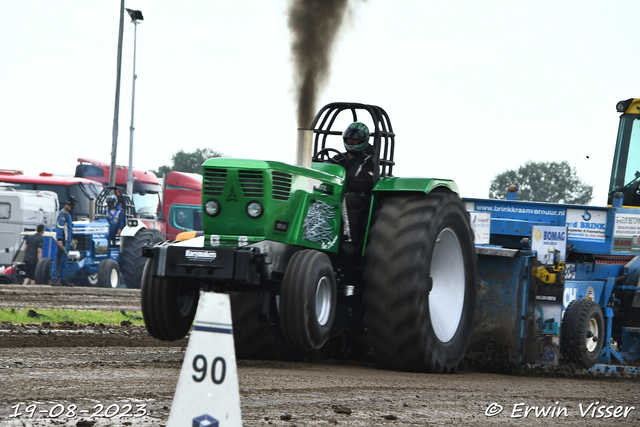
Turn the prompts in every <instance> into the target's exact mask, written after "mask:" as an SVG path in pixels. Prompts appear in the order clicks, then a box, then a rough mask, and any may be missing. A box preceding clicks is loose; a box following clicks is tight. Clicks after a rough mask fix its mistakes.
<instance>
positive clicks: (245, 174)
mask: <svg viewBox="0 0 640 427" xmlns="http://www.w3.org/2000/svg"><path fill="white" fill-rule="evenodd" d="M238 179H239V181H240V188H242V193H243V194H244V196H245V197H247V198H257V197H262V196H263V192H264V184H263V182H262V171H238Z"/></svg>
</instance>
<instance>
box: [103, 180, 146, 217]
mask: <svg viewBox="0 0 640 427" xmlns="http://www.w3.org/2000/svg"><path fill="white" fill-rule="evenodd" d="M112 194H113V195H114V196H116V198H117V199H118V203H119V204H120V205H121V206H122V211H123V212H124V215H125V218H126V219H127V220H129V219H133V218H135V217H136V212H135V208H134V206H133V201H132V200H131V197H129V195H128V194H127V193H125V191H124V190H123V189H122V188H120V187H104V188H103V189H102V192H101V193H100V195H99V196H98V198H97V199H96V217H97V218H106V217H107V196H110V195H112Z"/></svg>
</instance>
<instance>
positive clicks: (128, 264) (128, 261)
mask: <svg viewBox="0 0 640 427" xmlns="http://www.w3.org/2000/svg"><path fill="white" fill-rule="evenodd" d="M121 240H122V252H121V253H120V265H121V266H122V276H123V277H124V284H125V286H126V287H127V288H138V289H139V288H140V283H141V282H142V272H143V270H144V265H145V261H146V260H147V259H146V258H144V257H143V256H142V248H144V247H145V246H149V245H154V244H156V243H160V242H162V241H163V240H164V239H163V238H162V233H160V232H159V231H158V230H151V229H148V228H142V229H140V230H138V232H137V233H136V234H135V236H127V237H122V238H121Z"/></svg>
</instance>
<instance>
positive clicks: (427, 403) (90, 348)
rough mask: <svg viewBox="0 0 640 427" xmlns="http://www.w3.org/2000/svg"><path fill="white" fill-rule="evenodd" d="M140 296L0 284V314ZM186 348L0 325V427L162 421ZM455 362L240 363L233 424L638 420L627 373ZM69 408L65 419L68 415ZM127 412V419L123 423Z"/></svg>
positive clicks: (95, 329)
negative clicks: (238, 416) (399, 367)
mask: <svg viewBox="0 0 640 427" xmlns="http://www.w3.org/2000/svg"><path fill="white" fill-rule="evenodd" d="M139 298H140V294H139V291H137V290H129V289H116V290H112V289H96V288H79V287H78V288H52V287H49V286H10V285H7V286H0V307H2V308H22V307H30V308H34V309H38V308H46V307H65V308H72V307H74V308H82V309H97V308H103V309H113V310H121V309H124V310H130V311H133V310H139V308H138V304H139ZM187 343H188V341H187V339H184V340H181V341H178V342H174V343H170V344H171V345H167V343H164V342H160V341H157V340H155V339H153V338H151V337H149V335H148V334H147V333H146V331H145V330H144V328H140V327H134V326H131V325H128V326H118V327H107V326H101V325H92V326H87V325H81V326H79V325H71V324H62V325H45V326H43V325H42V324H39V325H10V324H6V323H5V324H1V325H0V426H92V425H93V426H164V425H166V424H167V420H168V416H169V411H170V408H171V402H172V399H173V395H174V392H175V389H176V384H177V380H178V375H179V373H180V369H181V367H182V361H183V356H184V351H185V348H186V345H187ZM316 359H317V358H316ZM466 366H467V367H466V368H464V367H463V369H462V370H461V371H460V372H458V373H457V374H454V375H431V374H415V373H406V372H393V371H387V370H382V369H378V368H376V366H375V365H373V364H371V363H367V362H359V363H356V362H346V361H335V360H331V359H324V360H322V359H321V360H316V361H313V362H310V361H306V362H278V361H250V360H239V361H238V362H237V369H238V382H239V389H240V403H241V410H242V420H243V425H245V426H268V425H276V426H289V427H292V426H335V425H345V426H383V425H384V426H405V425H412V426H435V425H489V424H490V425H493V424H504V423H515V424H517V425H527V426H528V425H531V426H534V425H535V426H537V425H556V424H558V425H571V426H578V425H619V426H631V425H634V426H637V425H640V393H639V391H640V381H639V380H638V379H637V378H635V377H633V378H629V377H626V376H622V375H618V374H614V375H608V376H596V377H590V376H588V375H587V376H573V375H572V376H558V375H540V374H537V375H533V373H531V372H529V373H527V372H525V373H524V374H523V375H519V376H515V375H498V374H492V373H485V372H478V371H477V370H472V369H470V368H469V365H466ZM71 405H75V409H73V411H72V413H73V414H75V415H74V416H72V415H69V416H68V417H67V415H68V414H70V413H69V410H70V409H72V408H73V407H72V406H71ZM99 405H103V407H102V408H103V409H102V411H100V413H99V414H98V415H97V416H95V417H90V416H89V415H91V414H92V413H93V412H96V411H98V410H99V409H100V406H99ZM590 405H591V406H590ZM599 407H603V408H602V416H599V415H600V414H599V412H598V408H599ZM608 407H609V408H608ZM107 408H109V411H110V412H109V413H108V414H107V413H106V412H105V411H106V409H107ZM128 408H131V411H130V412H129V413H128V415H131V416H128V417H126V416H125V417H122V414H124V412H125V411H126V410H127V409H128ZM527 408H531V412H530V413H529V415H528V416H527V417H526V418H525V417H524V415H525V411H526V410H527ZM587 408H590V409H587ZM607 408H608V409H607ZM618 408H619V409H618ZM543 409H549V410H548V412H547V415H546V416H545V415H542V413H541V411H542V410H543ZM60 410H63V413H62V414H61V415H59V416H58V417H55V418H54V417H53V416H54V415H56V414H57V413H58V412H60ZM536 410H537V412H538V415H537V416H536ZM41 411H42V412H41ZM79 411H86V412H85V413H84V414H80V413H79ZM143 411H146V413H145V414H144V416H142V415H143ZM31 412H32V413H33V415H34V416H33V418H29V414H30V413H31ZM116 412H117V413H116ZM18 413H20V414H21V415H20V416H15V415H16V414H18ZM114 414H115V415H114ZM79 415H82V416H79ZM107 415H109V416H108V417H107ZM189 425H190V424H189Z"/></svg>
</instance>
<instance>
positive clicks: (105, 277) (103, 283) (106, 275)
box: [98, 258, 122, 289]
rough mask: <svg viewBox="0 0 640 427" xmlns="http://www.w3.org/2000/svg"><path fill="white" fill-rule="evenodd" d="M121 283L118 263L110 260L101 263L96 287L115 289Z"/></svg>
mask: <svg viewBox="0 0 640 427" xmlns="http://www.w3.org/2000/svg"><path fill="white" fill-rule="evenodd" d="M121 282H122V275H121V274H120V266H119V265H118V263H117V262H116V261H115V260H113V259H110V258H107V259H105V260H104V261H102V262H101V263H100V266H99V267H98V287H100V288H112V289H115V288H117V287H119V286H120V283H121Z"/></svg>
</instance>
